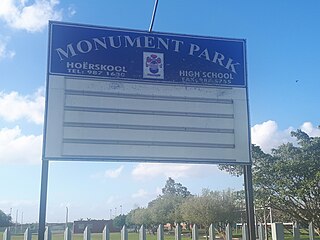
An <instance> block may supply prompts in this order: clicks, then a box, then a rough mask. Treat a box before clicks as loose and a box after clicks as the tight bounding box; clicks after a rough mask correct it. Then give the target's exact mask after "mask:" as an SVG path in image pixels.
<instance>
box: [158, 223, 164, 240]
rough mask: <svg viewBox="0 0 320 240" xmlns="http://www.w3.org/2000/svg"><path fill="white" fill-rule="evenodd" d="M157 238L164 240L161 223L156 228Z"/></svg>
mask: <svg viewBox="0 0 320 240" xmlns="http://www.w3.org/2000/svg"><path fill="white" fill-rule="evenodd" d="M157 240H164V233H163V225H162V224H160V225H159V227H158V229H157Z"/></svg>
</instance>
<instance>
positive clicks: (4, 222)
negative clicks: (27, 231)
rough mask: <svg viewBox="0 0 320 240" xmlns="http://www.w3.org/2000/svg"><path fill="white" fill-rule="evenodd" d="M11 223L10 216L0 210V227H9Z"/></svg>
mask: <svg viewBox="0 0 320 240" xmlns="http://www.w3.org/2000/svg"><path fill="white" fill-rule="evenodd" d="M11 225H12V221H11V216H10V215H7V214H5V213H4V212H3V211H1V210H0V227H9V226H11Z"/></svg>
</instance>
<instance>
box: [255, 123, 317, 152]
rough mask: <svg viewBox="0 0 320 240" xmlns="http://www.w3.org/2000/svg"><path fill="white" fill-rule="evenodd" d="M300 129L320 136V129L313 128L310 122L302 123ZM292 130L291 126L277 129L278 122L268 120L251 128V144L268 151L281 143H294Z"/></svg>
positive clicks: (310, 134)
mask: <svg viewBox="0 0 320 240" xmlns="http://www.w3.org/2000/svg"><path fill="white" fill-rule="evenodd" d="M300 129H301V130H302V131H304V132H306V133H307V134H308V135H309V136H320V129H318V128H315V127H314V126H313V125H312V123H310V122H305V123H303V124H302V125H301V126H300ZM294 130H296V129H295V128H293V127H288V128H287V129H285V130H279V129H278V124H277V123H276V122H275V121H271V120H269V121H266V122H263V123H261V124H256V125H254V126H253V127H252V128H251V141H252V143H253V144H256V145H258V146H260V147H261V148H262V150H263V151H265V152H267V153H270V152H271V149H273V148H277V147H278V146H280V145H281V144H283V143H288V142H292V143H294V144H295V143H296V139H295V138H294V137H291V131H294Z"/></svg>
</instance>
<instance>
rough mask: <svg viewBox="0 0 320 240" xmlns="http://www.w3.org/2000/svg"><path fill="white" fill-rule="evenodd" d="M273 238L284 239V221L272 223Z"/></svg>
mask: <svg viewBox="0 0 320 240" xmlns="http://www.w3.org/2000/svg"><path fill="white" fill-rule="evenodd" d="M271 235H272V240H284V228H283V223H271Z"/></svg>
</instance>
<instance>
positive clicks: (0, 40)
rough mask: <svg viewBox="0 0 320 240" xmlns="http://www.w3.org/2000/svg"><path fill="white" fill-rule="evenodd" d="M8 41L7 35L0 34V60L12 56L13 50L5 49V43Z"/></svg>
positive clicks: (13, 54)
mask: <svg viewBox="0 0 320 240" xmlns="http://www.w3.org/2000/svg"><path fill="white" fill-rule="evenodd" d="M8 42H9V37H3V36H1V35H0V60H1V59H4V58H9V59H10V58H13V57H14V56H15V54H16V53H15V52H14V51H12V50H8V49H7V44H8Z"/></svg>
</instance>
